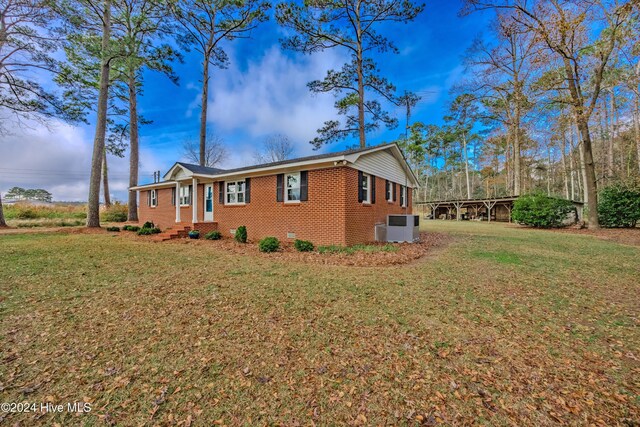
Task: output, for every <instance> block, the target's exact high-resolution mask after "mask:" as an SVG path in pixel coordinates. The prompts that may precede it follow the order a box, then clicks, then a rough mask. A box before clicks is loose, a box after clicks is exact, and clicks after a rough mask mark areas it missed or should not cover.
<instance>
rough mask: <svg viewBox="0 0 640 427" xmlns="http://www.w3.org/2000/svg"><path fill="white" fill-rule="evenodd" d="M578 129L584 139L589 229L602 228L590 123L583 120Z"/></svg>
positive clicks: (583, 157) (582, 146)
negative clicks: (599, 219)
mask: <svg viewBox="0 0 640 427" xmlns="http://www.w3.org/2000/svg"><path fill="white" fill-rule="evenodd" d="M578 129H579V131H580V135H581V138H582V144H581V145H580V147H581V148H582V151H581V154H582V164H583V174H584V191H585V197H586V200H585V203H586V204H587V206H588V208H589V215H588V218H589V228H590V229H596V228H600V223H599V221H598V187H597V181H596V168H595V164H594V162H593V151H592V149H591V134H590V133H589V123H588V122H587V121H586V120H584V118H582V119H581V120H579V121H578Z"/></svg>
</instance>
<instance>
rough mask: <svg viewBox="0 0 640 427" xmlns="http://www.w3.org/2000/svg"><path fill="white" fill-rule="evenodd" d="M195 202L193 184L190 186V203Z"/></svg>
mask: <svg viewBox="0 0 640 427" xmlns="http://www.w3.org/2000/svg"><path fill="white" fill-rule="evenodd" d="M192 203H193V185H190V186H189V204H190V205H191V204H192Z"/></svg>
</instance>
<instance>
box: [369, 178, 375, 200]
mask: <svg viewBox="0 0 640 427" xmlns="http://www.w3.org/2000/svg"><path fill="white" fill-rule="evenodd" d="M369 181H370V182H371V203H375V202H376V177H375V176H373V175H371V176H370V177H369Z"/></svg>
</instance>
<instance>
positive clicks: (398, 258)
mask: <svg viewBox="0 0 640 427" xmlns="http://www.w3.org/2000/svg"><path fill="white" fill-rule="evenodd" d="M136 237H138V236H136ZM452 239H453V238H452V237H451V236H449V235H447V234H444V233H433V232H429V233H420V241H419V242H417V243H371V244H367V245H358V246H355V247H351V248H343V247H324V248H322V247H320V248H315V249H314V250H313V251H312V252H298V251H297V250H296V249H295V247H294V246H293V243H282V242H281V248H280V250H279V251H277V252H272V253H263V252H260V251H259V249H258V244H257V242H248V243H244V244H243V243H238V242H236V241H235V240H233V239H228V238H227V239H222V240H204V239H199V240H192V239H179V240H171V241H168V242H164V244H188V245H200V246H203V247H210V248H217V249H222V250H225V251H228V252H231V253H235V254H240V255H252V256H259V257H263V258H268V259H271V260H274V261H284V262H289V261H293V262H302V263H313V264H323V265H348V266H357V267H375V266H388V265H400V264H407V263H411V262H414V261H416V260H419V259H421V258H423V257H425V256H426V255H430V254H433V253H435V252H436V251H437V250H439V249H441V248H444V247H445V246H447V245H448V244H449V243H450V242H451V241H452Z"/></svg>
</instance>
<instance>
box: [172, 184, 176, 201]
mask: <svg viewBox="0 0 640 427" xmlns="http://www.w3.org/2000/svg"><path fill="white" fill-rule="evenodd" d="M171 205H173V206H175V205H176V187H173V188H172V189H171Z"/></svg>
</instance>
